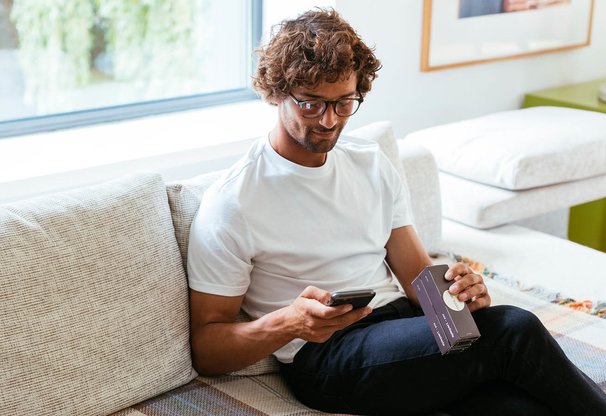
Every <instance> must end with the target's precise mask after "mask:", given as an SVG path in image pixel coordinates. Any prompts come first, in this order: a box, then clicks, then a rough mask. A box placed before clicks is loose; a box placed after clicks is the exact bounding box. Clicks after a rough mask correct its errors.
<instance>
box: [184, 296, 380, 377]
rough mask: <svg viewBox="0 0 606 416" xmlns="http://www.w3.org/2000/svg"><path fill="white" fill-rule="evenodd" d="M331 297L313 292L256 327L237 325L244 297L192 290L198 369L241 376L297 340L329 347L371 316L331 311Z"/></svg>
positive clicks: (342, 308)
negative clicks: (335, 335)
mask: <svg viewBox="0 0 606 416" xmlns="http://www.w3.org/2000/svg"><path fill="white" fill-rule="evenodd" d="M329 297H330V292H327V291H325V290H322V289H318V288H316V287H313V286H309V287H307V288H306V289H305V290H303V292H301V294H300V295H299V296H298V297H297V298H296V299H295V301H294V302H293V303H292V304H291V305H290V306H287V307H285V308H282V309H278V310H277V311H275V312H272V313H269V314H267V315H265V316H263V317H261V318H259V319H257V320H254V321H251V322H234V321H235V320H236V316H237V315H238V311H239V310H240V306H241V304H242V300H243V299H244V296H234V297H229V296H219V295H211V294H207V293H201V292H197V291H195V290H190V314H191V344H192V355H193V364H194V368H195V369H196V371H198V373H200V374H205V375H212V374H222V373H227V372H230V371H236V370H240V369H242V368H244V367H246V366H248V365H251V364H254V363H255V362H257V361H259V360H261V359H263V358H265V357H267V356H269V355H270V354H272V353H273V352H274V351H276V350H278V349H280V348H281V347H283V346H284V345H286V344H287V343H289V342H290V341H292V340H293V339H295V338H301V339H303V340H305V341H311V342H324V341H326V340H327V339H328V338H330V336H332V334H333V333H334V332H336V331H338V330H340V329H343V328H345V327H346V326H348V325H351V324H352V323H354V322H356V321H357V320H359V319H361V318H363V317H364V316H366V315H368V313H370V311H371V308H370V307H365V308H360V309H354V310H351V305H342V306H337V307H330V306H326V305H325V303H326V300H327V299H328V298H329Z"/></svg>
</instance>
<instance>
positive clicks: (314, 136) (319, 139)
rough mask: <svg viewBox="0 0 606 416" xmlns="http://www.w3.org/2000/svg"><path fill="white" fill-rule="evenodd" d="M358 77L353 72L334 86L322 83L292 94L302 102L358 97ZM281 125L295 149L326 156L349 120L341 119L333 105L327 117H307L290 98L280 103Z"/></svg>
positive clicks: (297, 89) (325, 114)
mask: <svg viewBox="0 0 606 416" xmlns="http://www.w3.org/2000/svg"><path fill="white" fill-rule="evenodd" d="M356 86H357V78H356V74H355V73H352V74H351V75H350V76H349V78H347V79H346V80H344V81H337V82H335V83H328V82H323V83H321V84H319V85H318V86H317V87H316V88H314V89H305V88H296V89H294V90H293V91H292V92H291V94H292V95H293V96H294V97H295V98H296V99H297V100H299V101H305V100H316V99H318V100H329V101H334V100H338V99H341V98H349V97H357V96H358V94H357V92H356ZM278 108H279V114H280V123H281V124H282V127H283V128H284V129H285V130H286V133H287V136H289V137H287V139H288V140H290V141H291V142H292V143H291V144H292V145H291V146H290V147H291V148H292V149H293V150H296V151H298V152H309V153H327V152H329V151H330V150H331V149H332V148H333V147H334V146H335V144H336V143H337V140H338V139H339V135H340V134H341V131H342V130H343V128H344V127H345V125H346V124H347V121H348V120H349V117H340V116H338V115H337V114H336V113H335V110H334V106H333V105H332V104H328V106H327V108H326V111H325V112H324V114H322V115H321V116H319V117H317V118H304V117H303V116H302V114H301V111H300V109H299V107H298V106H297V104H296V103H295V102H294V101H293V99H292V98H291V97H286V98H285V99H284V100H283V101H281V102H280V103H279V104H278Z"/></svg>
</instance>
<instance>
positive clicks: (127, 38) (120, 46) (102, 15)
mask: <svg viewBox="0 0 606 416" xmlns="http://www.w3.org/2000/svg"><path fill="white" fill-rule="evenodd" d="M205 1H207V0H43V1H41V0H14V2H13V8H12V13H11V20H12V21H13V22H14V24H15V27H16V29H17V32H18V34H19V42H20V46H19V54H20V62H21V66H22V69H23V72H24V75H25V82H26V93H25V101H26V102H28V103H30V104H35V105H36V106H37V107H38V108H45V107H48V106H52V103H53V102H56V100H57V99H58V96H59V95H60V94H58V93H59V92H65V91H69V90H73V89H74V88H77V87H81V86H84V85H87V84H89V83H91V82H92V81H93V80H95V79H96V78H110V79H113V80H116V81H137V82H138V83H139V84H140V85H141V86H142V87H141V88H143V89H145V91H146V92H147V93H149V94H148V95H150V96H153V95H154V94H157V93H158V92H159V90H161V89H162V88H163V86H165V85H168V84H170V82H171V80H173V81H174V80H179V82H181V83H183V80H188V79H191V80H193V79H195V78H196V73H195V71H196V61H197V57H198V56H199V54H200V52H201V47H200V44H199V42H201V39H202V35H201V34H200V33H199V30H200V29H198V28H197V27H198V26H200V25H199V22H197V21H196V19H198V18H199V16H200V15H201V9H202V8H203V7H204V3H205ZM99 62H101V64H100V65H98V64H99ZM103 62H105V64H103ZM171 87H172V91H173V92H175V91H174V85H173V86H171ZM177 92H178V91H177Z"/></svg>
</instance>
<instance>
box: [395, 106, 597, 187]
mask: <svg viewBox="0 0 606 416" xmlns="http://www.w3.org/2000/svg"><path fill="white" fill-rule="evenodd" d="M406 140H410V141H414V142H417V143H419V144H421V145H423V146H426V147H427V148H428V149H430V150H431V152H432V153H433V154H434V156H435V157H436V160H437V163H438V166H439V168H440V170H441V171H443V172H446V173H449V174H451V175H455V176H459V177H462V178H466V179H470V180H472V181H476V182H480V183H484V184H488V185H493V186H497V187H501V188H505V189H511V190H520V189H529V188H535V187H541V186H547V185H553V184H557V183H561V182H568V181H573V180H578V179H583V178H589V177H592V176H597V175H603V174H606V114H601V113H597V112H592V111H583V110H574V109H570V108H560V107H533V108H527V109H522V110H514V111H505V112H499V113H494V114H489V115H486V116H483V117H478V118H474V119H469V120H464V121H460V122H456V123H450V124H445V125H441V126H436V127H431V128H428V129H424V130H420V131H417V132H414V133H411V134H409V135H408V136H407V138H406Z"/></svg>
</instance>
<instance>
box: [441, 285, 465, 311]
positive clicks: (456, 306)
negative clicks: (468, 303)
mask: <svg viewBox="0 0 606 416" xmlns="http://www.w3.org/2000/svg"><path fill="white" fill-rule="evenodd" d="M442 298H443V299H444V303H445V304H446V306H448V307H449V308H450V309H452V310H453V311H457V312H458V311H462V310H463V308H464V307H465V302H461V301H460V300H459V299H457V297H456V296H454V295H451V294H450V292H449V291H448V290H445V291H444V293H442Z"/></svg>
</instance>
